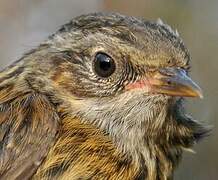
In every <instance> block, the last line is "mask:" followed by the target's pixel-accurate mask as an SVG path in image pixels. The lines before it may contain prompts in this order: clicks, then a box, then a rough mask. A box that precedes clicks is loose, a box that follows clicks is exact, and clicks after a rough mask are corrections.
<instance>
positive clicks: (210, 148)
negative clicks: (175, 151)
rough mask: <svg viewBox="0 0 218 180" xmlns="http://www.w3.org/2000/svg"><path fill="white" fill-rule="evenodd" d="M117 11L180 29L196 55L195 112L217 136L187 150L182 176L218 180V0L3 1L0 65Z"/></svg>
mask: <svg viewBox="0 0 218 180" xmlns="http://www.w3.org/2000/svg"><path fill="white" fill-rule="evenodd" d="M95 11H112V12H119V13H123V14H126V15H131V16H139V17H144V18H145V19H151V20H155V19H157V18H161V19H162V20H163V21H164V22H166V23H168V24H170V25H171V26H172V27H173V28H174V29H178V31H179V33H180V35H181V37H182V38H183V39H184V42H185V44H186V46H187V47H188V49H189V50H190V53H191V56H192V62H191V64H192V70H191V76H192V78H193V79H194V80H195V81H196V82H198V84H199V85H200V86H201V87H202V89H203V91H204V99H203V100H199V99H190V100H188V103H187V106H188V109H189V111H190V112H191V113H192V115H193V116H194V117H195V118H196V119H198V120H200V121H202V122H205V123H206V124H210V125H213V126H214V129H213V132H212V135H211V136H210V137H208V138H206V139H204V140H203V141H202V142H201V143H200V144H198V145H196V146H195V147H194V149H195V151H196V154H191V153H186V154H185V156H184V158H183V161H182V164H181V165H180V166H179V168H178V170H177V171H176V174H175V176H176V177H175V179H178V180H186V179H192V180H217V179H218V128H217V126H218V118H217V117H218V80H216V78H218V75H217V73H218V1H217V0H210V1H205V0H134V1H133V0H88V1H87V0H61V1H60V0H13V1H12V0H11V1H9V0H0V69H2V68H4V67H5V66H6V65H8V64H10V63H11V62H12V61H14V60H16V59H18V58H19V57H21V56H22V54H23V53H24V52H26V51H28V50H30V49H32V48H34V47H35V46H37V45H38V44H39V43H40V42H41V41H43V40H44V39H46V37H47V36H48V35H49V34H51V33H53V32H55V31H56V30H57V29H58V28H59V27H60V26H61V25H63V24H64V23H66V22H68V21H69V20H70V19H71V18H73V17H75V16H77V15H81V14H84V13H89V12H95Z"/></svg>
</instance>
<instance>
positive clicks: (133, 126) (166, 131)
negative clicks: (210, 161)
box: [0, 13, 209, 180]
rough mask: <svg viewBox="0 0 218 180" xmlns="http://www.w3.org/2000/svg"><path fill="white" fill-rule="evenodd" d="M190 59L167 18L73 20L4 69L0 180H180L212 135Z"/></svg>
mask: <svg viewBox="0 0 218 180" xmlns="http://www.w3.org/2000/svg"><path fill="white" fill-rule="evenodd" d="M189 61H190V55H189V52H188V50H187V49H186V47H185V46H184V43H183V42H182V39H181V38H180V37H179V34H178V33H177V32H176V31H173V30H172V29H171V28H170V27H169V26H168V25H166V24H164V23H163V22H161V21H160V20H158V21H157V22H151V21H145V20H142V19H137V18H134V17H127V16H123V15H120V14H110V13H108V14H105V13H93V14H88V15H83V16H80V17H77V18H75V19H73V20H72V21H70V22H69V23H68V24H66V25H64V26H63V27H62V28H61V29H60V30H59V31H57V32H56V33H55V34H54V35H52V36H50V37H49V39H48V40H47V41H45V42H44V43H42V44H41V45H39V47H37V48H36V49H34V50H32V51H30V52H29V53H27V54H25V55H24V56H23V57H22V58H21V59H20V60H18V61H17V62H15V63H14V64H12V65H11V66H9V67H8V68H6V69H4V70H3V71H2V72H0V141H1V144H0V179H5V180H7V179H10V180H14V179H16V180H18V179H22V180H25V179H40V180H41V179H45V180H50V179H75V180H77V179H111V180H112V179H113V180H115V179H117V180H120V179H126V180H128V179H129V180H132V179H148V180H153V179H159V180H162V179H163V180H165V179H172V178H173V172H174V169H175V167H176V166H177V164H178V162H179V161H180V159H181V155H182V152H183V150H189V149H190V148H191V147H192V145H193V144H194V143H196V142H197V141H198V140H199V139H201V138H202V137H204V136H205V135H206V134H207V132H208V131H209V130H208V128H206V127H205V126H203V125H201V124H200V123H199V122H198V121H195V120H193V118H192V117H190V116H188V115H187V114H186V113H185V111H184V108H183V97H202V93H201V89H200V88H199V87H198V85H197V84H195V83H194V81H192V80H191V79H190V77H189V76H188V69H189Z"/></svg>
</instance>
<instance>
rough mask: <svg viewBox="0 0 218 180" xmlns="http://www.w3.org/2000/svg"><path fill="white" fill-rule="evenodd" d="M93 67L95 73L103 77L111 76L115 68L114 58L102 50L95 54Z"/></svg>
mask: <svg viewBox="0 0 218 180" xmlns="http://www.w3.org/2000/svg"><path fill="white" fill-rule="evenodd" d="M93 67H94V71H95V73H96V74H97V75H98V76H100V77H104V78H106V77H109V76H111V75H112V74H113V73H114V71H115V69H116V66H115V62H114V60H113V59H112V58H111V57H110V56H109V55H107V54H105V53H102V52H100V53H97V54H96V56H95V59H94V62H93Z"/></svg>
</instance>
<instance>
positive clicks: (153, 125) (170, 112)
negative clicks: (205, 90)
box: [70, 94, 206, 180]
mask: <svg viewBox="0 0 218 180" xmlns="http://www.w3.org/2000/svg"><path fill="white" fill-rule="evenodd" d="M71 103H72V102H71ZM74 103H75V102H74ZM78 104H80V105H78ZM72 107H77V108H78V109H75V108H74V109H73V110H71V112H70V113H71V114H72V116H74V117H77V118H79V119H81V123H85V124H90V125H94V126H96V128H97V129H100V130H101V131H102V132H103V134H104V135H105V136H108V137H109V138H110V139H111V141H112V143H113V144H114V145H115V147H116V148H117V150H118V151H119V152H121V153H122V154H123V155H125V157H126V158H127V159H129V160H131V161H133V163H134V164H135V165H136V166H137V167H138V168H139V169H140V172H144V173H141V174H143V176H145V177H146V178H147V179H148V180H153V179H171V177H172V175H173V171H174V169H175V167H176V166H177V164H178V162H179V161H180V159H181V156H182V152H183V150H187V149H190V147H191V146H192V145H193V143H195V141H197V140H198V139H200V138H201V137H202V136H203V135H204V134H205V132H206V130H205V129H204V128H203V126H201V125H200V124H198V123H197V122H195V121H193V120H192V119H191V118H190V117H187V116H186V115H185V114H184V113H183V109H182V107H181V104H180V102H179V101H178V102H176V101H175V100H172V99H171V98H169V97H164V96H158V95H154V96H153V97H146V96H144V95H140V96H136V95H132V94H127V95H124V96H120V97H119V98H114V99H110V100H108V99H103V98H102V99H100V100H99V99H96V100H93V99H91V100H87V99H86V100H84V103H83V102H82V100H80V103H78V102H77V106H75V105H74V106H72Z"/></svg>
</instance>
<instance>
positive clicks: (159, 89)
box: [127, 68, 203, 98]
mask: <svg viewBox="0 0 218 180" xmlns="http://www.w3.org/2000/svg"><path fill="white" fill-rule="evenodd" d="M134 88H143V89H145V90H146V91H147V92H148V93H158V94H165V95H170V96H180V97H199V98H203V94H202V90H201V88H200V87H199V86H198V85H197V84H196V83H195V82H194V81H193V80H192V79H191V78H190V77H188V76H187V73H186V71H185V70H183V69H181V68H162V69H160V70H158V71H157V72H155V73H152V74H151V75H149V77H146V78H145V79H144V80H140V81H138V82H135V83H133V84H129V85H127V89H134Z"/></svg>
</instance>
